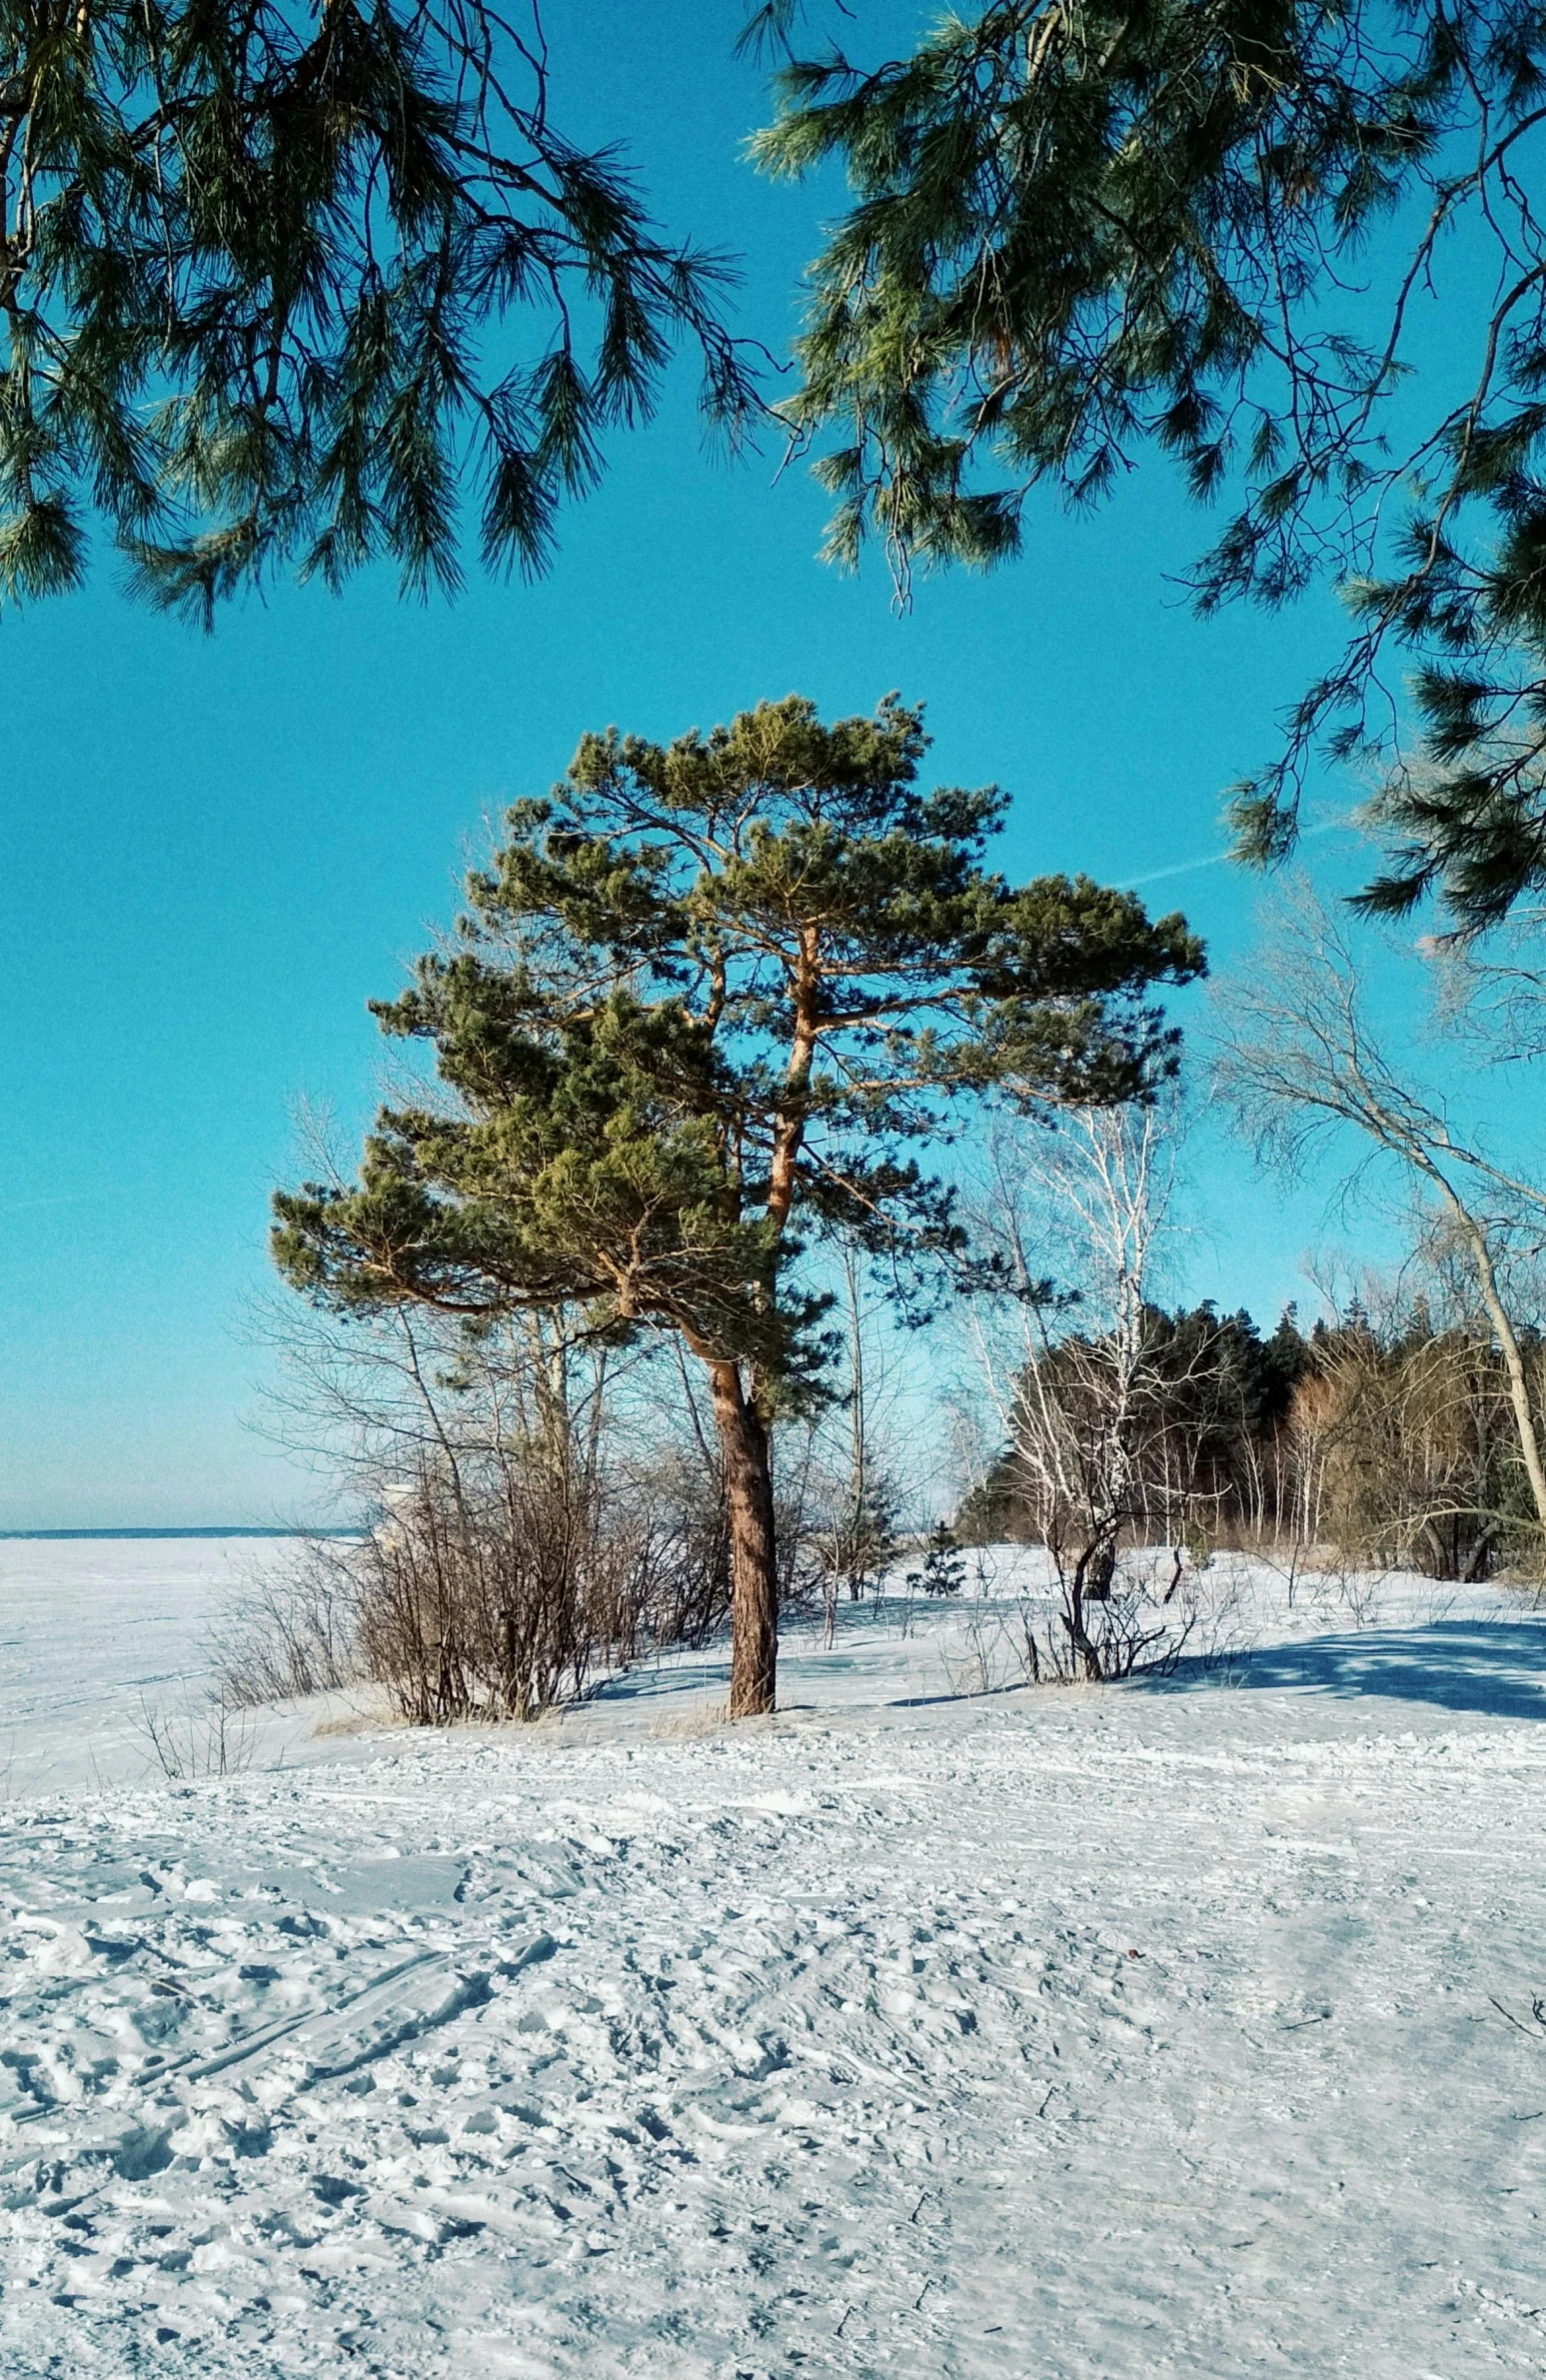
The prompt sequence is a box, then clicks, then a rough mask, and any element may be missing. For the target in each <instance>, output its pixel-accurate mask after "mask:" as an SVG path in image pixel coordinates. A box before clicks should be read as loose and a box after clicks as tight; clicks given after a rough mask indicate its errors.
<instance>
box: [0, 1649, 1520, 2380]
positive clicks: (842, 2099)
mask: <svg viewBox="0 0 1546 2380" xmlns="http://www.w3.org/2000/svg"><path fill="white" fill-rule="evenodd" d="M1274 1662H1275V1663H1276V1667H1274ZM1543 1674H1546V1632H1543V1631H1542V1629H1541V1628H1540V1626H1539V1624H1538V1623H1536V1622H1533V1621H1521V1622H1519V1623H1518V1624H1516V1625H1510V1624H1508V1623H1507V1622H1506V1621H1505V1622H1497V1623H1494V1624H1492V1625H1490V1626H1465V1625H1459V1624H1456V1623H1451V1624H1450V1625H1449V1626H1448V1627H1443V1626H1439V1627H1428V1628H1412V1629H1408V1630H1405V1631H1402V1632H1398V1633H1393V1634H1390V1635H1389V1636H1387V1637H1383V1638H1382V1637H1381V1636H1380V1633H1379V1631H1374V1632H1372V1633H1369V1634H1364V1635H1361V1636H1356V1637H1352V1636H1350V1637H1347V1638H1342V1639H1328V1640H1325V1641H1324V1642H1322V1643H1320V1644H1318V1645H1309V1646H1305V1647H1303V1648H1302V1650H1301V1652H1300V1653H1298V1654H1286V1653H1285V1654H1279V1655H1274V1656H1271V1657H1267V1658H1266V1659H1265V1662H1264V1667H1263V1668H1262V1669H1261V1670H1260V1671H1259V1672H1258V1678H1260V1677H1265V1678H1266V1679H1268V1680H1271V1679H1273V1678H1276V1679H1277V1680H1278V1682H1267V1683H1261V1682H1258V1683H1257V1684H1255V1685H1253V1686H1251V1687H1250V1688H1249V1689H1248V1690H1229V1689H1227V1688H1220V1687H1218V1686H1217V1685H1209V1684H1207V1683H1206V1682H1205V1681H1203V1680H1201V1679H1198V1680H1194V1681H1192V1683H1191V1684H1189V1685H1188V1684H1187V1683H1184V1682H1177V1683H1174V1684H1172V1685H1169V1686H1166V1687H1160V1688H1149V1689H1144V1688H1141V1687H1135V1688H1125V1689H1120V1690H1102V1691H1064V1692H1058V1691H1042V1692H1040V1693H1039V1694H1032V1693H1014V1694H1004V1695H1000V1696H991V1697H988V1698H985V1699H979V1700H975V1701H955V1702H951V1701H939V1702H934V1703H930V1704H923V1705H919V1706H916V1707H911V1708H905V1707H895V1706H891V1707H871V1708H864V1707H858V1706H847V1707H836V1706H833V1707H827V1708H822V1707H821V1706H820V1705H819V1704H817V1706H816V1707H815V1708H813V1709H808V1710H804V1711H798V1712H793V1713H791V1714H790V1715H788V1716H787V1717H784V1718H781V1719H778V1720H775V1721H773V1722H771V1723H764V1724H759V1725H755V1726H749V1727H745V1728H738V1729H736V1730H723V1729H722V1730H717V1731H716V1730H710V1729H704V1728H700V1729H699V1731H697V1732H682V1733H679V1734H675V1735H672V1734H668V1733H665V1732H660V1731H657V1732H654V1733H650V1732H646V1731H645V1730H644V1729H643V1728H642V1727H641V1728H636V1729H635V1730H634V1731H633V1732H632V1733H627V1732H624V1733H615V1734H614V1735H613V1736H612V1737H611V1738H609V1737H608V1736H607V1735H606V1734H605V1733H604V1732H599V1731H596V1730H593V1731H591V1732H587V1731H586V1729H585V1728H583V1727H582V1728H577V1729H575V1730H573V1732H572V1731H571V1730H569V1729H563V1730H555V1731H546V1730H542V1729H538V1730H532V1731H528V1732H527V1733H526V1734H524V1735H520V1736H502V1737H499V1738H491V1737H483V1738H475V1737H467V1738H463V1739H461V1740H457V1739H447V1738H438V1739H434V1740H431V1741H418V1740H415V1739H412V1738H408V1737H406V1736H399V1737H397V1738H396V1739H395V1741H396V1744H397V1745H398V1746H400V1747H401V1748H398V1749H396V1750H394V1752H393V1753H392V1755H391V1756H388V1757H380V1756H376V1757H373V1758H372V1759H370V1760H369V1761H368V1762H367V1763H364V1764H362V1763H361V1762H360V1761H359V1760H358V1759H357V1760H356V1761H355V1762H354V1763H353V1764H342V1765H334V1766H331V1767H314V1768H310V1769H307V1770H304V1771H301V1772H294V1773H283V1772H282V1773H279V1774H268V1775H261V1776H249V1777H245V1778H241V1779H236V1780H228V1781H225V1782H212V1783H208V1784H200V1785H195V1786H192V1787H188V1786H184V1787H178V1786H175V1785H174V1786H158V1787H155V1788H150V1787H145V1788H141V1789H136V1790H125V1791H121V1792H118V1793H115V1794H112V1795H106V1796H101V1797H96V1798H87V1797H83V1796H76V1797H74V1798H72V1799H70V1800H68V1801H66V1800H54V1801H48V1802H30V1803H28V1802H20V1803H18V1802H13V1803H10V1804H7V1805H4V1806H3V1807H0V1852H3V1869H0V1886H3V1909H4V1916H3V1924H4V1950H5V1959H4V1964H3V1968H0V1975H3V1983H0V2001H3V2005H0V2039H3V2044H4V2046H3V2051H0V2057H3V2064H0V2165H3V2168H4V2172H3V2179H0V2227H3V2230H0V2237H3V2248H0V2264H3V2271H4V2284H5V2285H4V2292H3V2297H0V2371H3V2372H4V2373H5V2374H6V2376H7V2380H30V2376H31V2375H34V2374H43V2373H49V2374H59V2375H69V2376H70V2380H83V2376H86V2375H93V2374H102V2375H107V2376H110V2380H123V2376H124V2375H128V2374H131V2373H150V2374H154V2375H157V2376H158V2380H160V2376H161V2375H167V2376H168V2380H173V2376H175V2375H180V2374H183V2373H185V2372H186V2373H188V2374H193V2373H195V2372H197V2373H199V2374H200V2375H203V2376H206V2380H219V2376H223V2375H227V2374H230V2375H236V2374H241V2375H242V2376H243V2380H269V2376H271V2375H272V2376H274V2380H277V2376H279V2375H285V2376H286V2380H289V2376H290V2375H300V2374H323V2373H326V2374H328V2375H335V2374H339V2373H349V2372H358V2373H361V2374H366V2373H369V2374H379V2375H382V2376H383V2380H388V2376H390V2380H398V2376H402V2380H418V2376H419V2375H431V2374H436V2375H438V2374H446V2375H448V2376H449V2375H453V2374H454V2375H457V2376H458V2380H462V2376H464V2375H466V2376H470V2380H471V2376H478V2375H484V2374H490V2375H494V2374H510V2375H523V2376H525V2375H534V2376H535V2375H543V2376H548V2375H555V2376H556V2375H566V2376H567V2375H577V2376H578V2375H582V2374H583V2375H585V2380H608V2376H609V2375H613V2374H625V2373H626V2374H631V2375H633V2374H661V2375H666V2374H670V2375H673V2376H680V2380H696V2376H698V2375H706V2376H707V2375H714V2376H715V2380H732V2376H733V2375H740V2374H756V2375H764V2374H778V2375H787V2374H794V2373H797V2372H800V2371H810V2372H820V2373H838V2374H868V2373H878V2372H882V2371H884V2372H890V2371H899V2372H904V2373H907V2374H928V2375H934V2374H941V2375H943V2374H949V2375H960V2380H975V2376H976V2375H992V2374H1002V2375H1005V2376H1012V2380H1063V2376H1064V2375H1068V2376H1070V2380H1071V2376H1072V2375H1079V2376H1080V2380H1126V2376H1127V2375H1132V2376H1133V2380H1136V2376H1138V2375H1150V2374H1159V2373H1183V2374H1198V2375H1207V2376H1208V2380H1223V2376H1226V2375H1234V2374H1237V2373H1254V2372H1282V2373H1285V2374H1286V2373H1292V2374H1295V2375H1301V2376H1303V2375H1311V2374H1313V2375H1317V2376H1318V2375H1323V2374H1330V2373H1337V2372H1348V2373H1357V2374H1359V2375H1361V2376H1363V2380H1424V2376H1427V2380H1437V2376H1442V2380H1464V2376H1468V2375H1471V2374H1479V2373H1488V2372H1542V2371H1546V2236H1543V2235H1546V2221H1543V2219H1542V2180H1543V2172H1546V2021H1543V2020H1546V1858H1543V1815H1546V1728H1543V1726H1542V1724H1541V1715H1537V1714H1538V1713H1539V1714H1542V1715H1546V1695H1542V1693H1541V1692H1540V1689H1539V1686H1538V1684H1537V1679H1539V1678H1540V1677H1541V1676H1542V1675H1543ZM683 1724H684V1725H685V1726H691V1725H692V1724H693V1722H690V1721H685V1722H683ZM376 1749H377V1752H378V1754H379V1751H380V1747H379V1746H378V1747H376Z"/></svg>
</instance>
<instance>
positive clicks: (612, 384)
mask: <svg viewBox="0 0 1546 2380" xmlns="http://www.w3.org/2000/svg"><path fill="white" fill-rule="evenodd" d="M534 23H535V20H534ZM548 81H549V77H548V66H547V59H546V53H545V52H544V50H543V49H542V47H541V44H540V35H536V34H534V36H533V38H532V40H531V41H526V40H523V39H522V37H521V36H520V34H519V33H518V32H517V31H516V30H515V29H514V28H513V27H512V25H511V24H510V23H509V22H507V20H506V19H505V18H503V17H502V16H501V15H500V14H499V13H498V12H497V11H496V10H495V9H493V8H490V7H486V6H484V5H482V0H321V5H320V6H317V7H315V8H314V7H309V6H296V5H292V4H290V0H247V4H244V5H243V6H241V7H234V6H231V5H229V4H228V0H132V4H131V0H90V5H81V6H79V7H75V6H68V5H66V6H61V5H58V4H57V0H0V203H3V216H0V301H3V305H4V312H5V333H6V346H5V348H4V351H3V353H0V601H4V600H5V599H7V598H10V599H12V600H15V599H18V598H21V597H25V596H29V595H30V596H38V595H44V594H48V593H51V592H54V591H56V590H59V589H62V588H68V587H71V586H73V585H75V584H76V583H77V582H78V581H79V580H80V578H81V576H82V573H83V570H84V568H85V563H86V553H87V544H88V532H89V527H90V524H91V521H92V519H93V517H94V516H95V517H98V518H100V519H101V520H102V521H103V522H104V523H105V524H106V526H107V527H108V528H109V530H110V531H111V533H112V535H113V536H114V538H115V539H116V540H117V542H118V544H119V545H120V546H121V547H122V548H123V550H124V551H125V552H126V553H127V555H128V557H129V560H130V566H131V576H132V580H133V583H134V584H135V585H136V586H137V587H138V589H139V591H140V592H142V593H143V594H145V595H147V596H148V597H149V598H150V599H151V600H152V601H153V602H154V603H157V604H160V605H163V606H167V607H172V608H176V609H179V610H186V611H188V612H190V613H192V614H193V615H194V616H195V617H200V618H203V619H205V620H208V618H209V615H210V612H211V609H212V607H213V606H214V604H215V603H216V602H217V600H218V599H219V598H220V597H222V596H224V595H227V594H229V593H230V592H231V591H232V590H233V589H234V588H235V587H238V586H240V585H242V584H244V583H246V582H249V581H251V580H252V579H254V578H255V577H259V576H261V575H262V574H263V573H264V572H265V570H267V569H269V568H271V567H272V566H274V565H276V564H278V563H280V562H282V561H286V560H291V561H294V562H296V563H297V564H298V565H299V567H300V569H301V571H302V572H303V573H317V574H320V575H321V576H322V577H323V578H324V579H325V580H327V581H328V582H330V583H335V584H336V583H337V582H339V581H340V580H342V579H343V578H344V577H346V576H347V575H348V573H349V572H351V571H352V570H354V569H355V568H357V567H358V566H359V565H360V564H362V563H363V562H365V561H367V560H368V559H370V558H371V557H373V556H377V555H386V556H389V557H391V558H393V559H394V560H395V561H396V562H397V564H398V565H399V568H400V570H401V572H402V576H403V580H404V582H405V585H406V586H407V587H409V588H411V589H414V590H419V591H423V590H424V589H425V588H427V587H428V586H430V585H431V584H437V585H440V586H442V587H451V586H453V585H455V583H456V582H457V580H458V578H459V576H460V572H461V564H460V561H459V549H460V542H461V541H460V535H459V531H460V527H461V523H460V518H459V514H460V507H459V498H460V497H461V496H462V495H463V494H464V493H465V494H467V496H468V497H469V498H470V499H471V500H472V501H473V503H474V504H475V505H476V510H477V536H478V539H479V541H480V542H481V545H482V550H483V555H484V558H485V560H486V562H487V563H488V564H489V566H490V567H491V568H493V569H495V570H503V569H508V568H510V567H511V566H516V567H519V568H521V569H524V570H530V569H533V568H536V567H540V566H541V564H542V562H543V560H544V559H545V557H546V555H547V553H548V550H549V545H550V542H551V538H552V534H553V525H554V516H555V512H556V509H557V507H558V505H559V504H560V502H561V501H562V499H563V497H564V496H565V495H566V494H569V493H574V492H577V491H580V490H583V489H585V488H587V487H588V486H589V485H590V484H591V483H592V482H593V480H594V479H595V477H596V476H597V473H598V471H599V469H600V465H601V452H600V445H599V440H600V437H601V434H602V433H603V432H604V431H605V430H606V429H607V428H608V427H609V426H610V425H613V424H617V423H625V422H628V421H630V420H632V419H633V418H635V417H637V416H639V415H641V414H643V413H646V412H648V410H649V408H650V406H651V403H652V399H653V395H654V391H655V388H656V383H657V380H658V377H659V374H660V371H661V369H662V366H663V364H664V363H665V361H666V359H667V356H668V355H669V353H670V352H671V350H672V348H673V347H674V346H675V345H677V344H679V343H681V342H683V341H686V342H687V343H689V344H690V345H693V346H696V348H697V349H698V351H699V353H700V355H701V357H702V362H703V392H704V405H705V409H706V411H707V413H708V414H709V416H710V417H711V418H712V420H713V421H714V422H715V423H717V424H718V425H720V426H722V427H723V428H725V429H726V430H727V431H728V432H729V433H730V434H731V435H733V436H734V435H735V434H736V433H737V431H738V430H739V428H740V427H742V426H743V425H744V424H745V421H746V419H747V417H748V415H749V412H750V410H751V408H752V406H753V403H754V397H753V389H752V383H751V380H750V377H749V373H748V369H747V360H746V357H745V355H744V353H743V351H742V349H741V348H740V347H739V346H738V344H737V343H736V342H735V341H734V340H733V339H732V338H731V337H730V335H729V334H728V332H727V330H726V328H725V326H724V321H723V318H722V313H721V302H722V299H723V295H724V283H725V280H726V275H727V268H726V266H725V265H724V263H723V261H722V260H720V259H718V258H716V257H714V256H711V255H707V254H699V253H695V252H693V251H691V250H688V249H683V248H680V247H674V246H672V245H671V244H669V243H668V242H667V241H666V240H664V239H663V237H662V236H661V234H660V233H659V232H658V231H657V230H656V228H655V227H654V226H653V224H652V223H651V222H650V220H649V218H648V216H647V214H646V213H645V211H644V209H643V207H642V204H641V202H640V199H639V197H638V195H637V193H636V192H635V191H634V189H633V188H632V186H631V185H630V183H629V182H628V180H627V179H626V178H625V177H624V175H623V174H622V173H621V172H620V171H619V169H618V167H617V165H616V163H615V161H613V160H612V159H610V158H609V157H608V156H607V155H606V154H587V153H586V152H585V151H583V150H582V149H580V148H577V147H575V146H574V145H572V144H571V143H570V142H569V141H567V140H566V139H565V138H564V137H563V136H562V134H561V133H560V132H559V131H558V130H557V128H556V126H555V125H554V124H553V123H552V122H551V121H550V117H549V110H548V99H549V91H548Z"/></svg>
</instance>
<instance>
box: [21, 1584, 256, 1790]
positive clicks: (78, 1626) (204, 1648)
mask: <svg viewBox="0 0 1546 2380" xmlns="http://www.w3.org/2000/svg"><path fill="white" fill-rule="evenodd" d="M294 1558H295V1551H294V1547H293V1544H292V1543H291V1542H290V1541H289V1540H287V1539H285V1538H276V1537H112V1538H109V1537H90V1538H88V1537H46V1538H45V1537H14V1538H5V1539H0V1790H4V1791H9V1792H11V1793H21V1792H45V1791H49V1790H54V1789H58V1790H63V1789H65V1788H67V1787H75V1786H86V1785H91V1784H92V1783H93V1782H96V1781H101V1782H103V1783H108V1782H114V1781H122V1780H125V1779H129V1778H137V1777H139V1776H141V1775H143V1774H144V1773H146V1770H147V1768H148V1767H151V1766H154V1752H153V1747H152V1745H151V1743H150V1740H149V1736H148V1734H147V1730H146V1724H145V1714H146V1711H147V1710H150V1711H153V1712H156V1713H157V1714H160V1715H163V1716H166V1715H170V1716H177V1715H179V1714H181V1713H183V1712H185V1711H188V1710H190V1709H192V1710H198V1709H199V1708H201V1707H202V1705H203V1703H204V1700H205V1697H206V1694H207V1690H208V1686H209V1683H210V1678H211V1674H212V1657H213V1656H212V1651H211V1645H210V1634H211V1630H212V1629H214V1628H216V1627H218V1626H219V1625H220V1623H221V1621H222V1620H224V1619H226V1618H228V1617H229V1616H230V1614H231V1612H232V1610H233V1609H234V1607H235V1606H236V1605H237V1604H238V1603H239V1602H240V1601H241V1599H242V1597H243V1595H244V1594H246V1593H248V1592H249V1591H250V1590H251V1587H252V1584H253V1581H254V1580H255V1579H256V1578H257V1577H258V1576H260V1575H261V1574H263V1573H264V1572H266V1571H270V1570H272V1569H274V1568H276V1567H278V1566H282V1565H283V1564H284V1563H285V1562H286V1561H293V1560H294Z"/></svg>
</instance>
